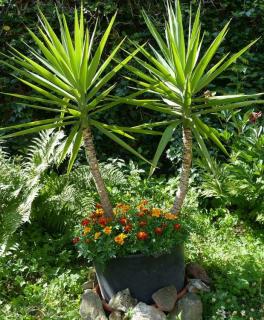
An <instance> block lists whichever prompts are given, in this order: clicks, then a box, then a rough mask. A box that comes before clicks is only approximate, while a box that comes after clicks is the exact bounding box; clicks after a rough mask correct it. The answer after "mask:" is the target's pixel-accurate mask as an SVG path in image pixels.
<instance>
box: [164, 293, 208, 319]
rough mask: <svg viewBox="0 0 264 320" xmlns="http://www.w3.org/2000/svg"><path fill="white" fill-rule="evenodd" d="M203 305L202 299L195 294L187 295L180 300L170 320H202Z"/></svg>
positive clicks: (170, 315)
mask: <svg viewBox="0 0 264 320" xmlns="http://www.w3.org/2000/svg"><path fill="white" fill-rule="evenodd" d="M202 314H203V305H202V301H201V298H200V297H199V296H198V295H197V294H195V293H187V294H186V295H185V296H184V297H183V298H182V299H180V300H179V301H178V302H177V304H176V306H175V308H174V310H173V311H172V312H171V313H170V314H169V318H168V319H170V320H178V319H179V317H180V319H181V320H202Z"/></svg>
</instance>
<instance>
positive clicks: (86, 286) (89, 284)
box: [82, 280, 94, 290]
mask: <svg viewBox="0 0 264 320" xmlns="http://www.w3.org/2000/svg"><path fill="white" fill-rule="evenodd" d="M82 287H83V290H87V289H93V288H94V281H93V280H89V281H86V282H84V284H83V285H82Z"/></svg>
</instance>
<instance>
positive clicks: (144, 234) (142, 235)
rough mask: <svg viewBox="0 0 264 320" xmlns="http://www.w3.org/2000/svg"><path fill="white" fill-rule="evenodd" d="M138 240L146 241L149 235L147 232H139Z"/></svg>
mask: <svg viewBox="0 0 264 320" xmlns="http://www.w3.org/2000/svg"><path fill="white" fill-rule="evenodd" d="M137 238H138V240H146V239H147V238H148V233H147V232H145V231H139V232H138V233H137Z"/></svg>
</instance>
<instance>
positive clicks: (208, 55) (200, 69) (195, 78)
mask: <svg viewBox="0 0 264 320" xmlns="http://www.w3.org/2000/svg"><path fill="white" fill-rule="evenodd" d="M229 24H230V21H229V22H228V23H227V24H226V25H225V26H224V28H223V29H222V30H221V32H220V33H219V34H218V36H217V37H216V38H215V40H214V41H213V42H212V44H211V45H210V47H209V48H208V50H207V51H206V52H205V54H204V56H203V57H202V59H201V60H200V62H199V63H198V65H197V67H196V68H195V70H194V73H193V75H192V77H191V85H192V91H193V92H196V87H197V85H198V82H199V80H200V79H201V77H202V75H203V73H204V70H205V69H206V67H207V66H208V64H209V63H210V61H211V59H212V58H213V56H214V55H215V53H216V51H217V49H218V48H219V46H220V44H221V42H222V41H223V40H224V38H225V35H226V33H227V28H228V26H229Z"/></svg>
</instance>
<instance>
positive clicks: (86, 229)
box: [83, 227, 92, 236]
mask: <svg viewBox="0 0 264 320" xmlns="http://www.w3.org/2000/svg"><path fill="white" fill-rule="evenodd" d="M91 229H92V228H90V227H85V228H84V230H83V235H84V236H86V235H87V233H89V232H90V231H91Z"/></svg>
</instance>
